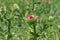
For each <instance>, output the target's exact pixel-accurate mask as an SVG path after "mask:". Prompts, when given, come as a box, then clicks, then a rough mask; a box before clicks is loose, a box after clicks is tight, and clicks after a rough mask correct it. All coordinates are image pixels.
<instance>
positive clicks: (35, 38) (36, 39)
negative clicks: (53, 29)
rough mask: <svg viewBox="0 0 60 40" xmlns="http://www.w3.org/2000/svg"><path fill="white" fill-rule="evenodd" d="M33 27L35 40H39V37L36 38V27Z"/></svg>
mask: <svg viewBox="0 0 60 40" xmlns="http://www.w3.org/2000/svg"><path fill="white" fill-rule="evenodd" d="M33 27H34V40H37V37H36V26H35V25H33Z"/></svg>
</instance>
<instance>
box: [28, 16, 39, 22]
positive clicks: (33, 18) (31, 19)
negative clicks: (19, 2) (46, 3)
mask: <svg viewBox="0 0 60 40" xmlns="http://www.w3.org/2000/svg"><path fill="white" fill-rule="evenodd" d="M28 20H29V21H30V22H34V21H35V22H39V21H40V18H39V17H37V16H35V15H29V16H28Z"/></svg>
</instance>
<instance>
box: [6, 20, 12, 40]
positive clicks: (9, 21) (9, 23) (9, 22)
mask: <svg viewBox="0 0 60 40" xmlns="http://www.w3.org/2000/svg"><path fill="white" fill-rule="evenodd" d="M7 20H8V37H7V40H10V37H11V35H10V26H11V20H10V19H7Z"/></svg>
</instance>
